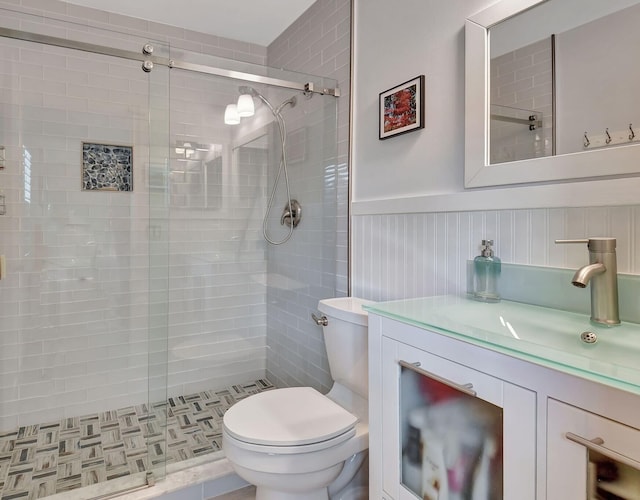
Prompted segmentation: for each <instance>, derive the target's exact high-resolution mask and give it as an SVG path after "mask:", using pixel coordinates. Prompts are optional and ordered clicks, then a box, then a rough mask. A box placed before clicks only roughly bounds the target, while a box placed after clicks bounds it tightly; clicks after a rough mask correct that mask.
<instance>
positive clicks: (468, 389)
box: [398, 359, 477, 396]
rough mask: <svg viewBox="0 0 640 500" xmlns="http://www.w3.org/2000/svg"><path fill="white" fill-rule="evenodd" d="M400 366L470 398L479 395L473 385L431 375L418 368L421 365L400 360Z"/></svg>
mask: <svg viewBox="0 0 640 500" xmlns="http://www.w3.org/2000/svg"><path fill="white" fill-rule="evenodd" d="M398 364H399V365H400V366H402V367H404V368H407V369H408V370H411V371H414V372H416V373H419V374H420V375H424V376H425V377H429V378H431V379H433V380H436V381H438V382H440V383H442V384H444V385H448V386H449V387H452V388H453V389H456V390H458V391H460V392H464V393H465V394H468V395H469V396H476V395H477V393H476V391H474V390H473V384H457V383H455V382H453V381H451V380H448V379H446V378H442V377H440V376H439V375H436V374H435V373H431V372H428V371H427V370H424V369H422V368H418V366H420V363H409V362H408V361H404V360H402V359H401V360H400V361H398Z"/></svg>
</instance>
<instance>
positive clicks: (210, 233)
mask: <svg viewBox="0 0 640 500" xmlns="http://www.w3.org/2000/svg"><path fill="white" fill-rule="evenodd" d="M0 8H5V9H8V10H3V11H2V22H1V25H2V26H7V27H15V28H19V29H24V30H27V31H35V32H38V33H44V34H50V35H55V36H70V37H74V38H76V39H80V40H85V41H90V42H92V43H98V44H100V43H102V44H105V45H108V46H117V47H122V48H126V49H127V50H132V51H136V52H137V51H139V49H140V47H141V43H142V42H143V41H144V40H147V39H154V40H158V39H159V40H164V41H169V42H170V43H171V44H172V46H173V47H178V48H181V47H182V48H184V49H185V50H197V51H201V52H205V53H208V54H212V55H216V56H226V57H233V58H235V59H238V60H243V61H248V62H252V63H260V64H264V63H265V61H266V48H265V47H259V46H255V45H250V44H243V43H239V42H235V41H232V40H225V39H223V38H219V37H215V36H209V35H204V34H200V33H194V32H189V31H187V30H182V29H175V28H172V27H166V26H162V25H159V24H155V23H149V22H147V21H145V20H140V19H130V18H126V17H123V16H116V15H113V14H107V13H105V12H102V11H97V10H93V9H87V8H83V7H78V6H74V5H71V4H66V3H63V2H58V1H57V0H48V1H46V2H43V1H40V2H34V1H31V0H21V1H18V0H16V1H5V2H0ZM24 13H29V14H34V15H35V16H36V17H34V18H27V16H25V15H24ZM37 16H49V17H54V18H56V19H59V20H62V21H70V22H72V23H76V24H74V25H70V24H68V23H64V22H62V21H60V22H58V21H51V20H50V19H49V20H48V21H47V22H45V23H43V22H42V19H41V18H38V17H37ZM94 27H95V28H94ZM100 28H104V29H105V30H104V31H103V30H101V29H100ZM110 30H113V31H110ZM114 31H120V32H124V31H126V32H130V33H133V34H135V35H137V36H133V35H132V36H125V35H122V34H121V33H115V32H114ZM0 60H1V61H2V63H1V65H0V88H1V90H2V92H1V93H0V109H1V114H0V144H2V145H4V146H6V157H7V158H6V168H5V170H4V171H2V172H1V173H0V175H1V176H2V181H1V184H0V188H1V189H2V191H3V194H4V195H5V196H6V199H7V208H8V212H7V215H6V216H2V217H0V232H1V233H2V235H3V237H2V242H1V245H2V253H3V254H5V255H6V256H7V261H8V265H7V269H8V275H7V277H6V279H3V280H2V281H0V294H1V296H2V301H1V304H0V315H1V317H2V321H1V323H0V330H1V332H2V334H1V335H0V429H10V428H13V427H15V426H17V425H28V424H32V423H37V422H42V421H49V420H52V419H58V418H62V417H66V416H72V415H81V414H86V413H90V412H94V411H99V410H102V409H109V408H118V407H122V406H127V405H130V404H139V403H142V402H145V401H146V394H147V372H148V354H147V352H148V350H149V345H148V339H147V326H148V324H147V323H148V320H147V309H148V304H147V301H148V297H147V292H148V265H149V255H148V245H149V241H148V231H149V228H148V216H149V208H148V192H147V185H148V178H147V177H148V168H147V167H148V123H147V122H148V112H149V109H148V97H147V93H148V78H149V77H148V76H147V75H146V74H145V73H143V72H142V71H141V69H140V65H139V63H137V62H132V61H123V60H120V59H116V58H111V57H107V56H96V55H92V54H87V53H82V52H78V51H72V50H69V49H62V48H56V47H47V46H41V45H37V44H31V43H28V42H21V41H16V40H8V39H2V40H0ZM171 78H172V83H171V85H172V99H175V100H173V101H172V105H173V109H172V115H171V134H172V136H171V142H172V143H175V142H176V141H178V140H181V141H186V140H191V141H195V142H199V143H208V144H223V145H225V147H226V148H227V149H226V151H227V152H228V151H229V144H230V143H229V137H225V136H224V131H222V125H221V123H218V122H217V121H216V118H219V117H220V116H221V115H220V113H219V112H216V110H213V109H211V107H210V104H211V101H210V100H209V98H208V94H210V93H211V87H210V86H209V85H208V82H206V81H203V79H202V78H198V77H192V76H185V75H181V74H180V73H179V72H173V73H172V75H171ZM212 85H213V83H212ZM218 121H221V120H218ZM83 140H91V141H96V142H105V143H109V144H126V145H132V146H133V151H134V191H133V192H132V193H113V192H83V191H81V189H80V188H81V177H80V172H81V168H80V158H81V143H82V141H83ZM228 154H230V153H228ZM261 154H262V153H261V152H258V153H256V154H248V156H247V157H246V158H245V161H241V162H240V166H239V170H240V171H242V170H243V169H245V170H247V172H243V173H238V175H237V176H236V177H234V178H231V180H230V181H229V182H232V183H233V185H232V186H230V185H229V184H227V185H222V184H221V183H220V182H218V181H217V180H219V179H218V177H216V172H217V171H216V169H217V168H219V165H218V164H217V163H216V161H215V159H213V160H212V161H211V162H210V166H209V169H210V172H209V173H210V174H211V178H212V179H213V180H212V181H210V184H211V185H210V186H207V187H208V188H211V190H212V191H216V192H217V193H224V192H227V191H229V192H231V191H233V192H234V198H233V201H231V200H230V199H228V198H225V200H226V201H225V203H226V204H223V205H221V206H216V205H215V203H213V202H212V201H211V200H210V199H209V200H207V199H204V198H198V197H197V196H194V197H192V198H190V199H191V200H195V201H194V203H195V206H184V204H182V205H181V204H180V200H184V198H182V199H180V198H176V199H172V220H171V221H170V234H169V237H170V238H171V241H172V248H171V250H172V257H171V262H170V264H171V279H170V287H171V289H170V298H171V305H170V310H169V314H170V319H169V321H170V338H169V347H170V373H169V384H170V388H169V392H170V394H171V393H173V394H176V393H177V394H180V393H187V392H193V391H198V390H200V389H201V388H206V389H212V388H213V389H215V388H216V387H222V386H225V385H229V384H230V383H235V382H240V381H245V380H251V379H257V378H260V377H262V376H264V373H265V368H266V353H265V351H266V347H265V346H266V321H265V314H266V305H265V299H264V286H263V284H262V283H263V280H262V279H261V278H260V277H261V276H263V275H264V273H265V272H266V264H265V262H264V257H265V255H264V247H263V245H262V244H261V243H259V239H260V237H259V230H258V226H259V224H258V220H259V216H258V215H256V213H254V212H255V211H256V210H255V209H253V208H252V205H251V204H250V202H251V201H252V200H253V199H254V198H255V196H254V194H255V191H256V190H259V191H260V190H262V191H263V190H264V184H265V180H264V176H265V175H266V172H265V170H264V166H263V163H264V162H263V160H262V159H261V158H260V155H261ZM180 166H181V165H180V164H179V163H178V159H177V158H173V159H172V161H171V169H172V171H173V172H172V179H171V181H172V184H171V188H172V189H173V190H174V191H173V192H172V193H173V194H175V195H176V197H179V196H180V189H181V188H182V189H191V188H195V187H197V186H198V182H199V180H198V176H197V175H193V176H192V178H191V179H189V180H188V181H185V182H183V183H180V182H179V176H180V175H183V176H184V177H188V175H189V172H187V170H186V169H182V172H181V169H180ZM261 169H262V170H261ZM174 174H175V175H174ZM185 186H186V187H185ZM235 193H241V196H235ZM196 194H198V193H196ZM209 194H211V193H210V192H209ZM174 206H175V207H176V208H175V210H174ZM261 210H262V207H260V210H258V211H259V212H261ZM230 214H233V215H230ZM239 221H242V223H241V224H239ZM239 225H241V226H242V230H240V229H238V226H239ZM156 229H157V228H156ZM155 236H156V237H158V236H162V235H157V234H156V235H155ZM240 247H241V248H240ZM239 248H240V249H241V252H237V250H238V249H239ZM232 255H234V256H233V257H232ZM155 357H157V356H156V355H155V354H154V357H153V358H152V359H155Z"/></svg>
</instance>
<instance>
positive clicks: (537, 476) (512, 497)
mask: <svg viewBox="0 0 640 500" xmlns="http://www.w3.org/2000/svg"><path fill="white" fill-rule="evenodd" d="M469 391H473V393H475V394H472V395H469ZM457 392H459V393H461V394H463V396H457V395H456V393H457ZM468 398H471V399H468ZM484 405H486V406H484ZM467 410H470V414H471V415H464V413H465V411H467ZM487 414H491V415H494V416H492V417H487ZM496 415H497V416H498V417H495V416H496ZM438 418H439V420H438ZM496 418H498V420H496ZM369 421H370V422H369V428H370V498H372V499H384V500H409V499H410V500H415V499H416V498H420V499H422V500H431V499H432V498H433V499H439V500H443V499H446V500H462V499H470V500H500V499H504V500H585V499H586V500H596V499H601V498H602V499H608V498H616V499H618V498H622V499H625V500H631V499H634V500H638V499H640V475H639V474H640V473H639V472H638V471H637V470H636V469H635V468H634V465H635V464H636V461H640V430H638V429H639V428H640V396H639V395H638V393H637V392H636V393H634V392H633V391H625V390H620V389H619V388H616V387H610V386H607V385H605V384H601V383H598V382H596V381H593V380H589V379H588V378H585V377H582V376H580V375H579V374H578V373H576V374H571V373H563V372H562V371H558V370H555V369H553V367H550V366H548V365H547V366H545V363H544V360H536V359H531V360H523V359H521V358H518V357H516V356H512V355H510V354H509V353H505V352H499V350H498V349H496V350H494V349H492V348H490V347H489V348H488V347H486V346H479V345H474V343H473V342H467V341H464V340H461V339H459V338H455V337H452V336H451V335H448V334H447V333H446V332H440V331H432V330H430V329H429V328H425V327H424V326H422V325H415V324H411V323H410V322H404V321H401V320H398V319H397V318H390V317H385V316H383V315H381V314H377V313H376V311H375V310H374V311H369ZM434 421H435V422H440V424H438V423H436V424H434V423H433V422H434ZM443 421H445V422H446V421H450V422H451V424H452V430H450V431H447V430H444V431H443V430H442V428H441V427H442V426H441V423H442V422H443ZM461 422H462V424H461ZM439 425H440V428H438V426H439ZM434 427H436V428H438V429H437V430H436V431H434V429H433V428H434ZM575 436H577V438H576V437H575ZM595 438H600V440H601V441H600V440H597V439H595ZM580 439H584V440H586V441H589V440H594V442H595V443H596V445H595V446H591V445H589V446H591V448H593V449H592V450H589V449H588V448H587V447H585V446H584V445H583V444H580V443H579V442H576V440H578V441H579V440H580ZM434 443H435V444H434ZM597 443H601V444H600V445H598V444H597ZM447 446H449V449H448V450H447V449H446V447H447ZM443 449H444V451H443ZM434 450H435V451H434ZM602 452H604V454H603V453H602ZM465 453H466V454H465ZM447 454H448V455H447ZM445 455H447V456H445ZM461 457H462V463H465V460H468V459H470V460H471V464H469V463H467V465H466V467H467V468H466V469H465V468H464V467H462V466H461V465H460V463H461ZM440 468H444V469H446V473H445V474H444V475H442V471H440V470H439V469H440ZM487 471H488V472H489V474H487ZM465 474H466V476H465ZM460 477H462V478H463V479H462V482H463V483H465V482H466V483H465V484H466V486H464V487H462V488H460V487H458V486H456V485H455V483H456V480H457V479H456V478H458V479H459V478H460ZM465 477H466V478H467V479H464V478H465ZM598 477H599V478H600V479H599V480H598ZM444 478H446V481H448V482H449V484H453V487H452V488H451V491H449V490H445V489H443V486H442V484H441V482H442V481H444V480H445V479H444ZM486 478H489V480H488V481H487V480H486ZM434 486H435V490H434V488H432V487H434ZM456 488H457V491H454V490H456ZM438 489H439V492H438ZM434 491H435V492H434ZM443 493H444V494H443ZM607 495H609V496H607ZM614 495H617V496H614Z"/></svg>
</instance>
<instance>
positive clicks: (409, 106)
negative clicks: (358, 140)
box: [378, 75, 425, 140]
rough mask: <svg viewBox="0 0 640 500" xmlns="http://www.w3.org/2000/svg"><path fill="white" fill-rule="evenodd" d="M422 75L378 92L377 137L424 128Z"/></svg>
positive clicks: (381, 137) (382, 138) (382, 137)
mask: <svg viewBox="0 0 640 500" xmlns="http://www.w3.org/2000/svg"><path fill="white" fill-rule="evenodd" d="M424 82H425V78H424V75H420V76H417V77H415V78H412V79H411V80H408V81H406V82H404V83H401V84H400V85H397V86H395V87H393V88H391V89H389V90H385V91H384V92H381V93H380V98H379V115H380V116H379V125H378V138H379V139H380V140H384V139H389V138H390V137H395V136H396V135H400V134H406V133H407V132H413V131H414V130H419V129H421V128H424V121H425V120H424V118H425V116H424V87H425V83H424Z"/></svg>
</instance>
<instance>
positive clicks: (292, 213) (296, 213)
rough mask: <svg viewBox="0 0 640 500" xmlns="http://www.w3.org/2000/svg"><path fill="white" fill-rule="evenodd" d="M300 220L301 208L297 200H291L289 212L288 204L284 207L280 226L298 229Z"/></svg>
mask: <svg viewBox="0 0 640 500" xmlns="http://www.w3.org/2000/svg"><path fill="white" fill-rule="evenodd" d="M301 220H302V206H301V205H300V202H298V200H291V210H289V203H287V204H286V205H285V206H284V210H283V212H282V217H280V224H281V225H283V226H284V225H286V226H287V227H291V225H293V227H298V224H300V221H301Z"/></svg>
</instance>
